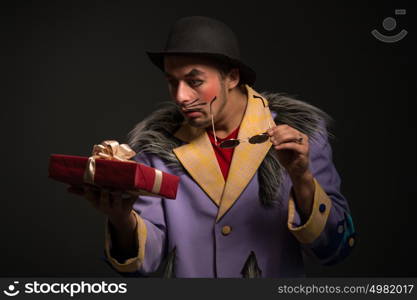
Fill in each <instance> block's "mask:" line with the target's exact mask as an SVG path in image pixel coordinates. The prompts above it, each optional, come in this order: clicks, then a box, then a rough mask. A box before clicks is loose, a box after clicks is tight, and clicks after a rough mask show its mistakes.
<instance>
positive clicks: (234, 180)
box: [216, 86, 274, 222]
mask: <svg viewBox="0 0 417 300" xmlns="http://www.w3.org/2000/svg"><path fill="white" fill-rule="evenodd" d="M246 88H247V91H248V105H247V107H246V111H245V115H244V116H243V120H242V123H241V124H240V129H239V135H238V138H248V137H251V136H254V135H256V134H260V133H263V132H265V131H266V130H267V129H268V119H267V118H269V122H270V123H271V126H273V125H274V122H273V119H272V116H271V114H270V112H269V110H267V111H268V113H266V112H265V108H264V106H263V105H262V102H261V101H262V100H261V99H258V98H254V95H255V96H259V97H260V94H258V93H257V92H255V91H254V90H253V89H252V88H250V87H249V86H246ZM263 99H264V100H265V105H268V103H267V100H266V99H265V98H263ZM271 145H272V144H271V142H270V141H269V140H268V141H267V142H265V143H262V144H250V143H248V142H243V143H241V144H240V145H239V146H237V147H236V148H235V151H234V153H233V158H232V163H231V165H230V169H229V174H228V176H227V181H226V185H225V188H224V192H223V195H222V198H221V201H220V207H219V211H218V214H217V220H216V221H217V222H218V221H219V220H220V218H221V217H222V216H223V215H224V214H225V213H226V212H227V211H228V210H229V209H230V208H231V207H232V205H233V204H234V203H235V201H236V200H237V199H238V198H239V196H240V194H241V193H242V191H243V190H244V189H245V187H246V186H247V185H248V183H249V182H250V180H251V179H252V177H253V176H254V175H255V173H256V171H257V169H258V168H259V166H260V164H261V163H262V161H263V159H264V158H265V156H266V154H267V153H268V151H269V148H270V147H271Z"/></svg>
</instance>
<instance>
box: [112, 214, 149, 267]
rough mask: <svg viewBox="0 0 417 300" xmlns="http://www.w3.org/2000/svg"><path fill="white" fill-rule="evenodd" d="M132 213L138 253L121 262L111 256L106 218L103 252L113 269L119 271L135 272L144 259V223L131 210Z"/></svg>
mask: <svg viewBox="0 0 417 300" xmlns="http://www.w3.org/2000/svg"><path fill="white" fill-rule="evenodd" d="M133 214H134V216H135V218H136V228H135V231H136V243H137V245H138V253H137V255H136V257H132V258H129V259H127V260H125V261H124V262H123V263H121V262H119V261H118V260H117V259H116V258H114V257H112V255H111V248H112V240H111V234H110V224H109V221H108V220H107V223H106V228H105V240H104V249H105V254H106V257H107V259H108V261H109V262H110V264H111V265H112V267H113V268H114V269H116V270H117V271H119V272H135V271H137V270H138V269H139V268H140V267H141V265H142V263H143V260H144V259H145V242H146V234H147V230H146V225H145V222H144V221H143V219H142V218H141V217H140V216H139V215H138V214H137V213H136V212H135V211H133Z"/></svg>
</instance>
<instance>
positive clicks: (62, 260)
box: [0, 0, 417, 277]
mask: <svg viewBox="0 0 417 300" xmlns="http://www.w3.org/2000/svg"><path fill="white" fill-rule="evenodd" d="M410 3H411V1H410V2H409V3H408V2H405V1H395V2H394V1H386V2H382V1H375V2H374V3H372V4H365V3H364V2H363V1H355V2H353V1H349V2H341V1H337V2H336V1H333V2H321V1H260V0H257V1H253V2H251V1H245V2H244V1H240V2H239V1H189V2H185V1H172V2H168V1H148V2H145V1H114V2H111V1H83V2H79V3H78V2H73V1H57V3H54V2H45V1H36V2H33V3H32V2H17V1H16V2H13V1H12V3H10V1H2V2H1V4H0V5H1V32H2V33H1V37H2V38H1V40H2V61H3V62H2V85H4V87H3V88H2V93H1V94H2V95H1V98H2V99H1V110H0V111H1V129H2V147H1V148H2V149H1V153H2V156H1V158H2V160H1V161H2V164H1V185H2V194H1V204H2V206H1V208H0V220H1V226H0V228H1V242H0V248H1V250H0V255H1V260H0V276H14V277H15V276H73V277H77V276H112V275H115V274H116V273H114V272H113V271H112V270H111V269H110V268H109V267H108V266H107V265H105V263H103V262H102V261H101V260H100V257H101V255H102V250H103V248H102V245H103V230H104V217H103V216H102V215H100V214H99V213H98V212H96V211H95V210H94V209H93V208H92V207H90V205H89V204H88V203H87V202H86V201H85V200H84V199H82V198H79V197H76V196H73V195H70V194H67V193H66V189H65V186H64V185H63V184H61V183H58V182H55V181H52V180H50V179H48V178H47V166H48V157H49V155H50V154H51V153H64V154H73V155H88V154H89V153H90V151H91V147H92V145H93V144H95V143H99V142H101V141H102V140H104V139H117V140H119V141H126V134H127V133H128V132H129V130H130V129H131V128H132V127H133V126H134V125H135V124H136V123H137V122H138V121H140V120H141V119H142V118H144V117H145V116H146V115H147V114H148V113H149V112H151V111H152V110H153V109H155V107H156V106H157V104H158V103H159V102H160V101H162V100H167V99H168V93H167V89H166V84H165V82H164V78H163V76H162V74H161V73H160V72H159V71H158V70H157V69H156V68H155V67H154V66H153V65H152V64H151V63H150V62H149V61H148V59H147V57H146V55H145V53H144V51H145V50H146V49H159V48H160V47H162V46H163V43H164V42H163V41H164V39H165V36H166V34H167V31H168V28H169V26H170V25H171V24H172V23H173V22H174V21H175V20H176V19H177V18H179V17H182V16H187V15H205V16H211V17H215V18H218V19H220V20H222V21H224V22H226V23H227V24H229V26H231V27H232V28H233V29H234V31H235V32H236V33H237V35H238V37H239V39H240V43H241V48H242V55H243V58H244V60H245V61H246V62H247V63H248V64H249V65H250V66H252V67H253V68H254V69H255V70H256V71H257V73H258V81H257V83H256V85H255V88H256V90H258V91H280V92H287V93H289V94H292V95H297V96H298V97H299V98H300V99H303V100H305V101H307V102H309V103H312V104H314V105H317V106H319V107H320V108H322V109H324V110H325V111H327V112H328V113H329V114H331V115H332V116H333V118H334V119H335V124H334V127H333V131H334V133H335V135H336V138H335V139H334V140H333V141H332V144H333V148H334V161H335V164H336V166H337V168H338V170H339V172H340V174H341V176H342V179H343V186H342V188H343V192H344V194H345V196H346V197H347V198H348V200H349V203H350V206H351V210H352V215H353V218H354V222H355V226H356V228H357V231H358V233H359V241H358V245H357V247H356V249H355V251H354V252H353V253H352V255H351V256H350V257H349V258H348V259H347V260H346V261H344V262H343V263H341V264H339V265H337V266H333V267H321V266H317V265H313V264H311V263H310V262H308V263H307V271H308V275H309V276H327V277H331V276H348V277H349V276H417V258H416V255H415V253H417V247H416V244H415V243H414V240H415V238H416V234H415V229H416V223H415V215H416V213H415V211H416V210H415V209H416V205H415V201H416V199H417V197H416V189H415V185H416V177H417V176H416V158H415V156H416V125H415V121H414V120H412V116H414V113H415V111H414V110H413V108H412V107H413V106H414V103H415V101H416V99H417V98H416V59H415V53H416V49H415V48H416V47H415V29H416V26H415V21H414V20H415V18H416V14H415V11H414V10H413V9H412V6H411V5H410ZM396 8H403V9H407V15H405V16H397V17H395V16H394V9H396ZM389 16H391V17H395V18H396V20H397V28H396V30H394V31H393V32H394V33H397V32H399V30H400V29H403V28H404V29H406V30H408V31H409V34H408V36H407V37H406V38H405V39H404V40H402V41H400V42H398V43H395V44H386V43H382V42H379V41H377V40H376V39H375V38H374V37H373V36H371V34H370V31H371V30H372V29H378V30H379V31H380V32H381V33H385V34H389V33H388V32H386V31H384V29H383V28H382V20H383V19H384V18H386V17H389Z"/></svg>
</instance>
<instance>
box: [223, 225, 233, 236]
mask: <svg viewBox="0 0 417 300" xmlns="http://www.w3.org/2000/svg"><path fill="white" fill-rule="evenodd" d="M231 232H232V227H230V226H229V225H226V226H223V227H222V234H223V235H229V234H230V233H231Z"/></svg>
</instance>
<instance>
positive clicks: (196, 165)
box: [173, 124, 224, 206]
mask: <svg viewBox="0 0 417 300" xmlns="http://www.w3.org/2000/svg"><path fill="white" fill-rule="evenodd" d="M175 136H176V137H177V138H179V139H180V140H183V141H187V142H189V143H188V144H185V145H182V146H180V147H177V148H175V149H174V150H173V151H174V153H175V155H176V156H177V158H178V160H179V161H180V162H181V164H182V165H183V166H184V168H185V169H186V170H187V171H188V173H190V175H191V176H192V177H193V179H194V180H195V181H196V182H197V183H198V184H199V185H200V187H201V188H202V189H203V190H204V191H205V192H206V193H207V195H208V196H209V197H210V198H211V200H213V202H214V203H215V204H216V205H217V206H219V205H220V199H221V196H222V193H223V189H224V178H223V175H222V172H221V170H220V167H219V164H218V162H217V158H216V155H215V153H214V150H213V146H212V145H211V143H210V140H209V138H208V135H207V133H206V131H205V130H204V129H199V128H194V127H191V126H189V125H187V124H183V125H182V126H181V128H180V129H179V130H178V131H177V132H176V133H175Z"/></svg>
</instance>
